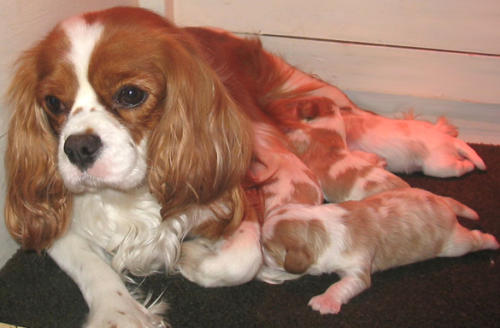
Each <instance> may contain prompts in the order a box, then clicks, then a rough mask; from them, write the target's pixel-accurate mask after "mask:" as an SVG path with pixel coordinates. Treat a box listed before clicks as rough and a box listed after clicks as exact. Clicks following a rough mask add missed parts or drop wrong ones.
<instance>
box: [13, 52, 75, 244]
mask: <svg viewBox="0 0 500 328" xmlns="http://www.w3.org/2000/svg"><path fill="white" fill-rule="evenodd" d="M37 55H38V51H37V48H34V49H32V50H30V51H27V52H26V53H25V54H24V55H23V56H22V57H21V58H20V59H19V61H18V63H17V65H18V68H17V72H16V74H15V76H14V78H13V80H12V83H11V85H10V88H9V91H8V97H9V100H10V104H11V108H12V110H13V115H12V117H11V120H10V125H9V131H8V141H7V142H8V144H7V151H6V156H5V165H6V171H7V197H6V203H5V220H6V226H7V229H8V230H9V232H10V233H11V235H12V236H13V237H14V238H15V239H16V240H17V241H19V242H20V243H21V245H22V246H23V247H24V248H26V249H34V250H37V251H39V250H42V249H44V248H46V247H48V246H50V245H51V243H52V242H53V241H54V239H55V238H57V237H58V236H60V235H61V234H62V233H63V232H64V231H65V229H66V226H67V224H68V216H69V211H70V207H71V196H70V194H69V193H68V192H67V190H66V189H65V188H64V185H63V182H62V179H61V177H60V176H59V174H58V172H57V139H56V136H55V135H54V133H53V132H52V129H51V127H50V125H49V122H48V120H47V117H46V115H45V112H44V111H43V109H42V108H41V107H40V106H39V105H38V104H37V101H36V96H35V95H36V87H37V67H36V58H37Z"/></svg>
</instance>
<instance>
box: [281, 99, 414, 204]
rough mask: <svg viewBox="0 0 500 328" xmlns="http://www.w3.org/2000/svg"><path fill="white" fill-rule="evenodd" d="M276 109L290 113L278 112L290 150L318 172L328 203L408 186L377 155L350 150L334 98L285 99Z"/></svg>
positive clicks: (316, 173) (355, 198) (356, 198)
mask: <svg viewBox="0 0 500 328" xmlns="http://www.w3.org/2000/svg"><path fill="white" fill-rule="evenodd" d="M277 107H281V108H277ZM273 110H274V111H275V112H276V111H277V112H285V113H287V115H283V116H279V115H277V120H278V121H279V119H280V118H281V119H282V120H281V121H279V122H278V124H279V125H281V126H286V130H287V133H286V136H287V137H288V140H289V143H290V145H291V149H292V150H293V151H294V152H295V154H296V155H297V156H298V157H299V158H300V159H301V160H302V162H304V164H306V165H307V167H308V168H309V169H310V170H311V171H312V172H313V173H314V174H315V175H316V177H317V179H318V181H319V183H320V185H321V189H322V190H323V194H324V197H325V199H326V200H327V201H328V202H332V203H339V202H343V201H347V200H360V199H363V198H365V197H367V196H370V195H374V194H377V193H379V192H382V191H386V190H392V189H397V188H405V187H409V185H408V184H407V183H406V182H405V181H404V180H403V179H401V178H399V177H398V176H396V175H394V174H392V173H391V172H389V171H387V170H385V169H384V166H385V164H386V163H385V161H384V160H383V159H381V158H380V157H379V156H377V155H376V154H373V153H366V152H363V151H351V150H349V149H348V147H347V143H346V135H345V129H344V124H343V118H342V116H341V115H340V110H339V108H338V107H337V106H336V105H335V103H334V102H333V101H332V100H331V99H329V98H326V97H305V98H296V99H294V98H292V99H283V100H280V101H279V102H276V103H275V104H274V108H273Z"/></svg>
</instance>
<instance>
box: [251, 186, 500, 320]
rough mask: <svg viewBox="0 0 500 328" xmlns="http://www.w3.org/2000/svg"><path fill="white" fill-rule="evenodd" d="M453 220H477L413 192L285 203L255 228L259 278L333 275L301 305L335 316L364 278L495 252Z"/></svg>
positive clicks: (449, 202)
mask: <svg viewBox="0 0 500 328" xmlns="http://www.w3.org/2000/svg"><path fill="white" fill-rule="evenodd" d="M457 215H458V216H462V217H465V218H468V219H472V220H477V219H478V215H477V213H476V212H474V211H473V210H472V209H470V208H468V207H466V206H465V205H463V204H461V203H459V202H458V201H456V200H454V199H452V198H448V197H441V196H437V195H434V194H432V193H430V192H427V191H424V190H421V189H414V188H405V189H398V190H393V191H387V192H384V193H380V194H377V195H375V196H372V197H369V198H366V199H364V200H362V201H350V202H345V203H342V204H338V205H334V204H328V205H323V206H309V207H307V206H302V205H300V206H297V205H289V206H286V207H283V208H282V209H280V211H279V213H277V214H276V215H275V216H274V217H273V218H272V219H270V220H268V221H266V223H265V224H264V226H263V230H262V244H263V252H264V260H265V268H266V269H265V275H263V274H261V275H260V278H261V279H263V278H265V280H266V281H267V282H270V283H280V282H283V281H284V280H289V279H294V278H298V277H300V276H301V275H304V274H313V275H319V274H322V273H331V272H335V273H337V274H338V275H339V276H340V280H339V281H338V282H336V283H335V284H333V285H332V286H330V287H329V288H328V289H327V290H326V292H324V293H323V294H321V295H318V296H315V297H313V298H312V299H311V300H310V302H309V305H310V306H311V307H312V308H313V309H314V310H316V311H319V312H320V313H321V314H327V313H338V312H339V311H340V308H341V306H342V304H345V303H347V302H348V301H349V300H350V299H351V298H352V297H354V296H356V295H358V294H359V293H361V292H362V291H363V290H365V289H367V288H368V287H369V286H370V283H371V279H370V274H371V273H372V272H375V271H381V270H385V269H389V268H392V267H396V266H401V265H405V264H409V263H414V262H417V261H423V260H427V259H431V258H434V257H451V256H461V255H464V254H466V253H469V252H473V251H478V250H483V249H498V248H499V244H498V242H497V240H496V239H495V237H494V236H493V235H490V234H486V233H482V232H480V231H477V230H472V231H470V230H468V229H466V228H464V227H463V226H461V225H460V224H459V223H458V221H457V219H456V216H457Z"/></svg>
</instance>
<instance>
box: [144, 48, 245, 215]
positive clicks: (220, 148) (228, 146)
mask: <svg viewBox="0 0 500 328" xmlns="http://www.w3.org/2000/svg"><path fill="white" fill-rule="evenodd" d="M165 56H166V58H167V59H166V63H165V66H166V68H165V70H166V73H165V76H166V79H167V93H166V94H167V99H166V100H165V109H164V113H163V116H162V118H161V120H160V122H159V123H158V124H157V126H156V128H155V129H154V130H153V132H152V134H151V136H150V139H149V150H148V152H149V153H148V157H149V159H150V162H149V167H150V171H149V174H148V182H149V186H150V190H151V192H152V193H153V194H154V195H155V196H156V198H157V199H158V200H159V201H160V203H161V204H162V206H163V208H162V216H163V217H164V218H166V217H168V216H170V215H174V214H176V213H180V212H182V211H183V210H185V209H186V208H187V207H189V206H190V205H194V204H210V203H211V202H213V201H216V200H218V199H223V198H224V199H225V198H226V197H229V198H231V199H233V201H232V202H228V203H229V204H232V205H230V206H234V208H232V209H230V210H231V213H232V216H234V215H236V216H241V213H242V211H244V210H243V209H242V208H240V207H243V206H244V204H243V203H244V201H243V199H244V195H243V194H241V195H239V196H236V195H235V194H240V193H243V191H242V190H241V188H239V187H240V185H241V183H242V181H243V178H244V176H245V174H246V171H247V169H248V166H249V163H250V159H251V153H252V140H253V136H252V135H251V128H250V125H249V122H248V118H247V117H246V116H245V114H243V113H242V112H241V110H240V109H239V108H238V106H237V104H236V103H235V102H234V101H233V100H232V99H231V97H230V96H229V95H228V93H227V91H226V89H225V87H224V86H223V85H222V82H221V81H220V80H219V79H218V77H217V76H216V74H215V72H214V71H213V70H212V69H211V68H210V67H209V66H208V65H207V64H206V63H205V62H204V61H203V60H202V59H201V58H200V57H199V56H198V55H196V54H195V53H192V52H190V51H189V50H188V49H186V47H184V46H178V47H173V46H170V47H168V53H167V54H165ZM235 199H240V201H234V200H235ZM238 213H240V214H238ZM234 218H236V217H234Z"/></svg>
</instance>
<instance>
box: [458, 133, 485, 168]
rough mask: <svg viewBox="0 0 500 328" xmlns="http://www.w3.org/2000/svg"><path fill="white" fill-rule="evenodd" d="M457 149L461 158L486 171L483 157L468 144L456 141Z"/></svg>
mask: <svg viewBox="0 0 500 328" xmlns="http://www.w3.org/2000/svg"><path fill="white" fill-rule="evenodd" d="M455 148H456V149H457V151H458V154H459V155H460V156H462V157H464V158H466V159H468V160H469V161H471V162H472V163H473V164H474V165H475V166H476V167H477V168H478V169H480V170H483V171H484V170H486V164H484V162H483V160H482V159H481V157H479V155H478V154H477V153H476V152H475V151H474V149H472V148H471V147H470V146H469V145H468V144H466V143H465V142H463V141H462V140H460V139H455Z"/></svg>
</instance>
